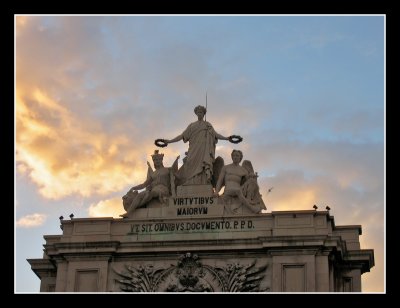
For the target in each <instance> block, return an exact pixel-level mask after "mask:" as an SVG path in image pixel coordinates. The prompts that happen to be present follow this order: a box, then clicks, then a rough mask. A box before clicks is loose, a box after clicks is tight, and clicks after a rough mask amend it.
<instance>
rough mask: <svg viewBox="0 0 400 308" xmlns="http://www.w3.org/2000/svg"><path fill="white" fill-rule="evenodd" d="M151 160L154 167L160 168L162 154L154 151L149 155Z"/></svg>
mask: <svg viewBox="0 0 400 308" xmlns="http://www.w3.org/2000/svg"><path fill="white" fill-rule="evenodd" d="M151 158H152V159H153V163H154V167H157V166H162V163H163V159H164V154H163V153H159V152H158V150H154V154H153V155H151Z"/></svg>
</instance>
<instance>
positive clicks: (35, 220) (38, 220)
mask: <svg viewBox="0 0 400 308" xmlns="http://www.w3.org/2000/svg"><path fill="white" fill-rule="evenodd" d="M46 218H47V215H45V214H38V213H35V214H30V215H26V216H24V217H21V218H20V219H18V220H17V227H19V228H33V227H39V226H41V225H43V224H44V222H45V221H46Z"/></svg>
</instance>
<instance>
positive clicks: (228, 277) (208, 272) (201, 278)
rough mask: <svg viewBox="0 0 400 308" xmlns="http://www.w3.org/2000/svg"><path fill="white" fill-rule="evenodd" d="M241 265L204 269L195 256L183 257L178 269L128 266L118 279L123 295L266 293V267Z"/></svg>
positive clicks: (176, 266)
mask: <svg viewBox="0 0 400 308" xmlns="http://www.w3.org/2000/svg"><path fill="white" fill-rule="evenodd" d="M255 264H256V261H255V260H254V261H253V262H252V263H251V264H247V265H242V264H239V263H235V264H227V265H226V266H217V267H212V266H209V265H203V264H202V263H201V262H200V261H199V258H198V256H197V255H196V254H191V253H190V252H188V253H186V254H184V255H182V256H181V257H180V258H179V260H178V262H177V265H171V266H170V267H169V268H157V269H156V268H154V267H153V266H152V265H145V266H139V267H137V268H135V267H133V266H127V265H125V268H126V269H127V272H125V273H118V272H116V273H117V275H118V276H119V277H120V278H119V279H115V280H116V281H117V282H118V283H119V284H120V289H121V291H124V292H265V291H269V288H264V289H260V282H261V280H262V279H263V278H264V272H265V270H266V269H267V265H265V266H262V267H259V268H256V267H255Z"/></svg>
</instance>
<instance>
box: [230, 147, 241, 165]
mask: <svg viewBox="0 0 400 308" xmlns="http://www.w3.org/2000/svg"><path fill="white" fill-rule="evenodd" d="M234 155H238V156H239V157H240V160H239V162H241V161H242V159H243V152H242V151H240V150H233V151H232V153H231V157H232V160H233V156H234Z"/></svg>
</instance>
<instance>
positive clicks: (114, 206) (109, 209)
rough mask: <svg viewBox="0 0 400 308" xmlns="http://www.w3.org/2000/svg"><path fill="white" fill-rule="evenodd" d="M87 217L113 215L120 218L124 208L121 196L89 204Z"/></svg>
mask: <svg viewBox="0 0 400 308" xmlns="http://www.w3.org/2000/svg"><path fill="white" fill-rule="evenodd" d="M88 213H89V217H114V218H120V216H119V215H121V214H124V213H125V210H124V207H123V205H122V199H121V198H112V199H107V200H102V201H100V202H98V203H96V204H91V205H90V207H89V209H88Z"/></svg>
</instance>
